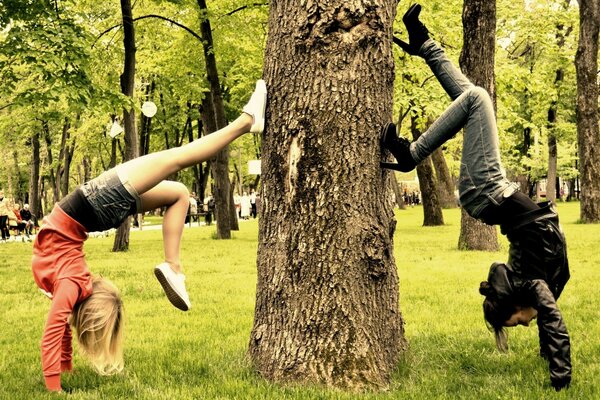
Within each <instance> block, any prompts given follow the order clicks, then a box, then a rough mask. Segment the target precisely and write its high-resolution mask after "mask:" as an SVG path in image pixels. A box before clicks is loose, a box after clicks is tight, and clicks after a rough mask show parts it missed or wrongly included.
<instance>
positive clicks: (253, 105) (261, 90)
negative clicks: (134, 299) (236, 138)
mask: <svg viewBox="0 0 600 400" xmlns="http://www.w3.org/2000/svg"><path fill="white" fill-rule="evenodd" d="M266 106H267V85H266V84H265V81H264V80H262V79H259V80H257V81H256V88H255V89H254V93H252V96H250V100H248V104H246V105H245V106H244V108H243V109H242V111H243V112H245V113H246V114H249V115H250V116H252V117H253V118H254V123H253V124H252V126H251V127H250V132H252V133H257V134H261V133H262V132H263V131H264V129H265V108H266Z"/></svg>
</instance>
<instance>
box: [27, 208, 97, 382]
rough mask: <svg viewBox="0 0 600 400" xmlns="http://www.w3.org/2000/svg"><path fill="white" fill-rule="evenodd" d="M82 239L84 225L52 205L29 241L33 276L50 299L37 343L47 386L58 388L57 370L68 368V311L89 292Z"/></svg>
mask: <svg viewBox="0 0 600 400" xmlns="http://www.w3.org/2000/svg"><path fill="white" fill-rule="evenodd" d="M86 239H87V232H86V230H85V228H84V227H83V226H82V225H81V224H79V223H78V222H77V221H75V220H74V219H73V218H71V217H70V216H68V215H67V214H66V213H65V212H64V211H63V210H62V209H61V208H60V207H59V206H58V205H55V206H54V209H53V210H52V212H51V213H50V215H48V216H47V217H46V218H44V221H43V224H42V229H41V230H40V231H39V232H38V234H37V236H36V238H35V242H34V244H33V258H32V270H33V278H34V280H35V283H36V284H37V285H38V287H39V288H40V289H41V290H43V291H44V292H46V293H47V294H49V295H51V299H52V306H51V307H50V312H49V313H48V319H47V321H46V326H45V328H44V334H43V336H42V343H41V350H42V369H43V372H44V378H45V380H46V387H47V388H48V389H49V390H61V385H60V373H61V372H64V371H70V370H71V354H72V347H71V329H70V328H69V324H68V322H67V320H68V318H69V315H70V314H71V312H72V311H73V307H74V306H75V304H77V303H79V302H81V301H83V300H84V299H86V298H87V297H88V296H89V295H90V294H91V293H92V277H91V274H90V271H89V270H88V267H87V264H86V263H85V260H84V254H83V242H84V241H85V240H86Z"/></svg>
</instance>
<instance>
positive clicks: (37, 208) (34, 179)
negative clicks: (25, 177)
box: [29, 130, 43, 219]
mask: <svg viewBox="0 0 600 400" xmlns="http://www.w3.org/2000/svg"><path fill="white" fill-rule="evenodd" d="M39 181H40V133H39V132H38V131H37V130H36V131H34V133H33V135H32V136H31V165H30V173H29V210H30V211H31V214H32V215H35V216H36V218H38V219H40V218H42V216H43V214H42V212H41V211H42V210H41V205H42V202H41V201H40V186H39Z"/></svg>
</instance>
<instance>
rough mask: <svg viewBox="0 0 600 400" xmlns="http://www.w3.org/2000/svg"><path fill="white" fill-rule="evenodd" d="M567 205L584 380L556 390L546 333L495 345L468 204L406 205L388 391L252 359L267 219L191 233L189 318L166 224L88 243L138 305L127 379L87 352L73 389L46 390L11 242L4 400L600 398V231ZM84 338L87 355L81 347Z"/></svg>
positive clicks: (570, 320) (130, 303)
mask: <svg viewBox="0 0 600 400" xmlns="http://www.w3.org/2000/svg"><path fill="white" fill-rule="evenodd" d="M558 210H559V214H560V218H561V222H562V225H563V228H564V230H565V233H566V236H567V241H568V245H569V256H570V264H571V276H572V277H571V281H570V282H569V283H568V284H567V286H566V288H565V290H564V292H563V294H562V297H561V299H560V300H559V303H558V304H559V307H560V308H561V310H562V312H563V316H564V319H565V321H566V324H567V327H568V329H569V332H570V335H571V343H572V360H573V384H572V386H571V388H570V389H569V390H567V391H563V392H560V393H555V392H554V391H553V390H552V388H551V387H550V385H549V377H548V371H547V366H546V364H545V362H544V361H543V360H542V359H541V358H540V357H538V356H537V354H538V347H537V328H536V327H535V324H534V326H532V327H530V328H525V327H517V328H512V329H511V332H510V334H509V345H510V351H509V353H508V354H500V353H498V352H497V351H496V350H495V346H494V340H493V335H492V334H491V333H490V332H488V330H487V329H486V327H485V324H484V322H483V316H482V312H481V302H482V297H481V296H480V295H479V294H478V291H477V289H478V286H479V282H480V281H481V280H484V279H485V278H486V276H487V271H488V267H489V265H490V264H491V262H492V261H495V260H499V261H502V260H505V259H506V254H507V242H506V240H505V238H504V237H502V236H501V237H500V242H501V246H502V249H501V250H500V251H499V252H497V253H487V252H462V251H458V250H457V249H456V244H457V241H458V234H459V230H460V212H459V210H456V209H455V210H445V211H444V217H445V220H446V225H445V226H442V227H422V226H421V224H422V208H421V207H415V208H409V209H407V210H402V211H400V210H398V211H396V215H397V219H398V226H397V231H396V235H395V257H396V264H397V267H398V274H399V278H400V308H401V311H402V315H403V318H404V320H405V322H406V325H405V329H406V337H407V339H408V341H409V343H410V347H409V349H408V351H407V352H406V353H405V354H404V355H403V357H402V359H401V360H400V362H399V364H398V367H397V369H396V371H395V372H394V375H393V377H392V380H391V384H390V387H389V388H388V390H386V391H383V392H377V393H375V392H374V393H369V392H367V393H359V394H357V393H346V392H343V391H331V390H326V389H322V388H319V387H311V386H295V387H294V386H292V387H289V386H288V387H282V386H279V385H275V384H271V383H269V382H266V381H265V380H263V379H261V378H260V377H259V376H257V375H256V374H255V373H254V372H253V370H252V367H251V365H250V363H249V361H248V359H247V357H246V349H247V344H248V339H249V336H250V330H251V328H252V320H253V308H254V300H255V289H256V287H255V285H256V249H257V236H258V224H257V221H255V220H251V221H247V222H242V223H241V224H240V231H239V232H235V234H234V238H233V239H232V240H228V241H218V240H214V239H213V235H214V229H215V228H214V226H212V227H204V226H203V227H193V228H191V229H190V228H188V229H186V230H185V233H184V242H183V246H182V254H183V262H184V268H185V270H186V275H187V285H188V290H189V293H190V297H191V299H192V302H193V308H192V309H191V311H190V312H187V313H182V312H180V311H178V310H176V309H175V308H173V307H172V306H171V305H170V304H169V303H168V301H167V300H166V298H165V296H164V294H163V292H162V290H161V289H160V286H159V285H158V283H157V282H156V281H155V278H154V276H153V272H152V269H153V266H154V265H155V264H157V263H158V262H160V261H161V255H162V242H161V234H160V231H159V230H151V229H148V230H144V231H142V232H132V234H131V246H130V247H131V249H130V251H129V252H127V253H112V252H111V251H110V250H111V248H112V242H113V237H108V238H90V239H89V240H88V242H87V243H86V246H85V251H86V254H87V260H88V263H89V265H90V268H91V270H92V271H93V272H94V273H96V274H101V275H103V276H106V277H108V278H110V279H111V280H113V281H114V282H115V283H116V284H117V286H118V287H119V288H120V289H121V292H122V295H123V298H124V302H125V312H126V350H125V362H126V367H125V371H124V373H122V374H120V375H116V376H112V377H101V376H98V375H97V374H95V373H94V372H93V370H92V369H91V367H90V366H89V365H88V364H86V362H85V361H84V360H83V359H82V357H81V356H79V354H77V350H75V356H74V373H73V374H72V375H65V376H64V378H63V386H64V387H65V388H67V389H69V390H70V391H71V393H70V394H50V393H47V392H46V391H45V389H44V384H43V377H42V372H41V366H40V361H39V359H40V355H39V342H40V337H41V333H42V330H43V326H44V322H45V317H46V314H47V312H48V308H49V302H48V300H47V299H46V298H45V297H44V296H43V295H41V294H40V293H39V292H38V291H37V289H36V287H35V284H34V282H33V278H32V275H31V271H30V259H31V243H16V242H15V243H7V244H3V245H1V246H0V260H1V262H0V282H1V285H2V289H1V290H0V310H1V313H2V321H1V322H2V324H1V328H0V399H55V398H72V399H553V398H558V399H598V398H600V380H599V379H598V378H597V377H598V376H599V375H600V323H599V322H598V321H599V320H600V307H599V306H598V304H600V290H599V289H600V286H599V282H600V269H599V268H598V267H599V266H600V251H599V248H600V225H582V224H579V223H578V222H577V220H578V217H579V204H578V203H560V204H559V205H558ZM76 347H77V346H76V345H75V349H76Z"/></svg>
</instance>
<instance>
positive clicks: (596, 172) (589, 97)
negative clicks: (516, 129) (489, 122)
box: [575, 0, 600, 223]
mask: <svg viewBox="0 0 600 400" xmlns="http://www.w3.org/2000/svg"><path fill="white" fill-rule="evenodd" d="M579 26H580V27H579V45H578V47H577V54H576V56H575V70H576V73H577V144H578V146H579V175H580V180H581V204H580V217H581V221H582V222H584V223H592V222H600V128H599V127H598V123H599V118H600V115H599V114H600V112H599V111H598V94H599V89H598V83H597V79H598V78H597V74H598V31H599V29H600V4H598V0H579Z"/></svg>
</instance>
